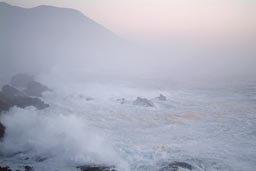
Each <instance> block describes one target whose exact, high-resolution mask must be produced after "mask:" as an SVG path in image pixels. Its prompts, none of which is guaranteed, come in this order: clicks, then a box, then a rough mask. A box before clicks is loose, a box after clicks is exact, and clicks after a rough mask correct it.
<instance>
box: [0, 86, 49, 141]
mask: <svg viewBox="0 0 256 171" xmlns="http://www.w3.org/2000/svg"><path fill="white" fill-rule="evenodd" d="M13 106H17V107H20V108H25V107H28V106H34V107H36V108H37V109H39V110H41V109H44V108H47V107H49V105H48V104H46V103H44V102H43V101H42V100H40V99H39V98H32V97H29V96H26V95H25V94H24V93H23V92H21V91H20V90H18V89H16V88H14V87H12V86H10V85H4V86H3V87H2V91H1V92H0V114H1V112H3V111H8V110H9V109H10V108H11V107H13ZM4 133H5V127H4V125H3V124H2V123H0V140H1V139H2V138H3V136H4Z"/></svg>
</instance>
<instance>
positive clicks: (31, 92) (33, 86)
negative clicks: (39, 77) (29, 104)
mask: <svg viewBox="0 0 256 171" xmlns="http://www.w3.org/2000/svg"><path fill="white" fill-rule="evenodd" d="M49 90H50V89H49V88H48V87H46V86H44V85H42V84H41V83H39V82H36V81H30V82H29V83H28V84H27V86H26V89H25V90H24V92H25V93H26V95H28V96H35V97H42V93H43V92H45V91H49Z"/></svg>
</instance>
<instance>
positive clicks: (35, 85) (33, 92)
mask: <svg viewBox="0 0 256 171" xmlns="http://www.w3.org/2000/svg"><path fill="white" fill-rule="evenodd" d="M10 84H11V85H12V86H13V87H15V88H19V89H23V90H24V93H25V94H26V95H27V96H35V97H42V93H43V92H45V91H49V90H50V89H49V88H48V87H46V86H44V85H42V84H41V83H39V82H37V81H35V80H34V78H33V76H31V75H27V74H17V75H15V76H13V77H12V80H11V83H10Z"/></svg>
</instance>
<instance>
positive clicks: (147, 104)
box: [133, 97, 154, 107]
mask: <svg viewBox="0 0 256 171" xmlns="http://www.w3.org/2000/svg"><path fill="white" fill-rule="evenodd" d="M133 104H134V105H137V106H144V107H154V103H153V102H152V101H150V100H149V99H146V98H141V97H137V99H136V100H135V101H134V102H133Z"/></svg>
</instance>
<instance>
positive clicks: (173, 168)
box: [160, 161, 194, 171]
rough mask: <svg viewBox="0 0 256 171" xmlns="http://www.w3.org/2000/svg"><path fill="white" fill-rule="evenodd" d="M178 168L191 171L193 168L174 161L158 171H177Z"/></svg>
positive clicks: (184, 163) (187, 164)
mask: <svg viewBox="0 0 256 171" xmlns="http://www.w3.org/2000/svg"><path fill="white" fill-rule="evenodd" d="M180 168H182V169H187V170H192V169H193V168H194V167H193V166H192V165H191V164H189V163H186V162H178V161H175V162H172V163H170V164H168V165H167V166H165V167H163V168H162V169H160V171H179V170H180Z"/></svg>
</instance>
